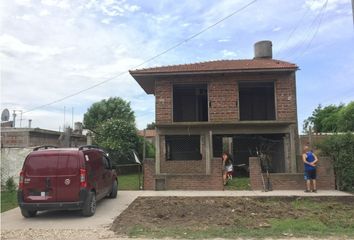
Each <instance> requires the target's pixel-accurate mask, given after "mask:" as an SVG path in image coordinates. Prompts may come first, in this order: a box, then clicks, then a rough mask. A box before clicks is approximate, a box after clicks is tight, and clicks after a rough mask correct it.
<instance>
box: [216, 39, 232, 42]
mask: <svg viewBox="0 0 354 240" xmlns="http://www.w3.org/2000/svg"><path fill="white" fill-rule="evenodd" d="M218 42H221V43H222V42H230V39H229V38H224V39H219V40H218Z"/></svg>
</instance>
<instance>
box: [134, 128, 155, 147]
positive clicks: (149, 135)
mask: <svg viewBox="0 0 354 240" xmlns="http://www.w3.org/2000/svg"><path fill="white" fill-rule="evenodd" d="M144 131H145V133H144ZM138 135H139V136H141V137H145V139H146V141H148V142H150V143H151V144H153V145H155V137H156V131H155V130H154V129H146V130H139V131H138Z"/></svg>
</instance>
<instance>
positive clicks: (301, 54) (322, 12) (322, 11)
mask: <svg viewBox="0 0 354 240" xmlns="http://www.w3.org/2000/svg"><path fill="white" fill-rule="evenodd" d="M327 4H328V0H326V2H325V3H324V4H323V6H322V8H321V10H320V13H319V14H318V15H317V16H318V17H319V22H318V25H317V28H316V30H315V32H314V34H313V35H312V37H311V39H310V41H309V42H308V44H307V46H306V48H305V50H304V51H302V53H300V54H299V55H298V56H297V57H296V58H295V60H294V61H296V60H297V59H299V58H300V57H302V56H303V55H304V54H305V53H306V52H307V50H308V49H309V47H310V46H311V44H312V41H313V40H314V39H315V37H316V35H317V33H318V31H319V29H320V26H321V23H322V19H323V16H324V15H325V13H326V9H327ZM316 18H317V17H316Z"/></svg>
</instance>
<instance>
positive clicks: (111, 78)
mask: <svg viewBox="0 0 354 240" xmlns="http://www.w3.org/2000/svg"><path fill="white" fill-rule="evenodd" d="M257 1H258V0H253V1H251V2H249V3H247V4H246V5H244V6H242V7H241V8H239V9H237V10H236V11H234V12H232V13H230V14H229V15H227V16H225V17H223V18H221V19H220V20H218V21H216V22H215V23H213V24H211V25H209V26H208V27H206V28H204V29H202V30H201V31H199V32H197V33H195V34H193V35H191V36H189V37H188V38H186V39H184V40H182V41H180V42H178V43H176V44H174V45H173V46H171V47H169V48H167V49H166V50H164V51H162V52H160V53H158V54H157V55H155V56H153V57H150V58H148V59H146V60H145V61H143V62H142V63H140V64H138V65H136V66H133V67H132V68H134V69H136V68H139V67H141V66H143V65H145V64H146V63H148V62H151V61H153V60H155V59H156V58H158V57H160V56H162V55H164V54H166V53H168V52H170V51H172V50H173V49H175V48H177V47H179V46H181V45H182V44H185V43H187V42H189V41H190V40H192V39H194V38H196V37H197V36H199V35H201V34H203V33H204V32H206V31H208V30H209V29H211V28H213V27H215V26H216V25H218V24H220V23H221V22H223V21H225V20H227V19H229V18H231V17H232V16H234V15H236V14H238V13H240V12H241V11H243V10H244V9H246V8H248V7H249V6H251V5H253V4H254V3H256V2H257ZM127 73H128V70H126V71H123V72H119V73H118V74H117V75H115V76H113V77H110V78H107V79H106V80H104V81H101V82H99V83H96V84H94V85H92V86H89V87H87V88H84V89H82V90H79V91H77V92H74V93H72V94H69V95H67V96H64V97H62V98H59V99H57V100H54V101H52V102H49V103H46V104H43V105H40V106H37V107H34V108H32V109H29V110H27V111H24V112H23V114H26V113H29V112H32V111H35V110H37V109H41V108H44V107H48V106H50V105H53V104H55V103H58V102H61V101H64V100H65V99H68V98H71V97H74V96H76V95H79V94H81V93H83V92H86V91H88V90H91V89H93V88H96V87H98V86H100V85H103V84H105V83H107V82H109V81H111V80H113V79H115V78H118V77H121V76H123V75H124V74H127Z"/></svg>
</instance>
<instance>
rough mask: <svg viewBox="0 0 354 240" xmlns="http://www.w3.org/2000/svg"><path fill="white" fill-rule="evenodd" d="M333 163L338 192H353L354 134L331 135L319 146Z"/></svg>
mask: <svg viewBox="0 0 354 240" xmlns="http://www.w3.org/2000/svg"><path fill="white" fill-rule="evenodd" d="M319 148H320V149H321V151H322V152H323V153H324V154H326V155H328V156H330V157H331V159H332V161H333V167H334V173H335V176H336V185H337V189H338V190H348V191H353V190H354V134H352V133H346V134H340V135H333V136H330V137H328V138H326V139H325V140H324V141H323V142H322V143H320V144H319Z"/></svg>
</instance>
